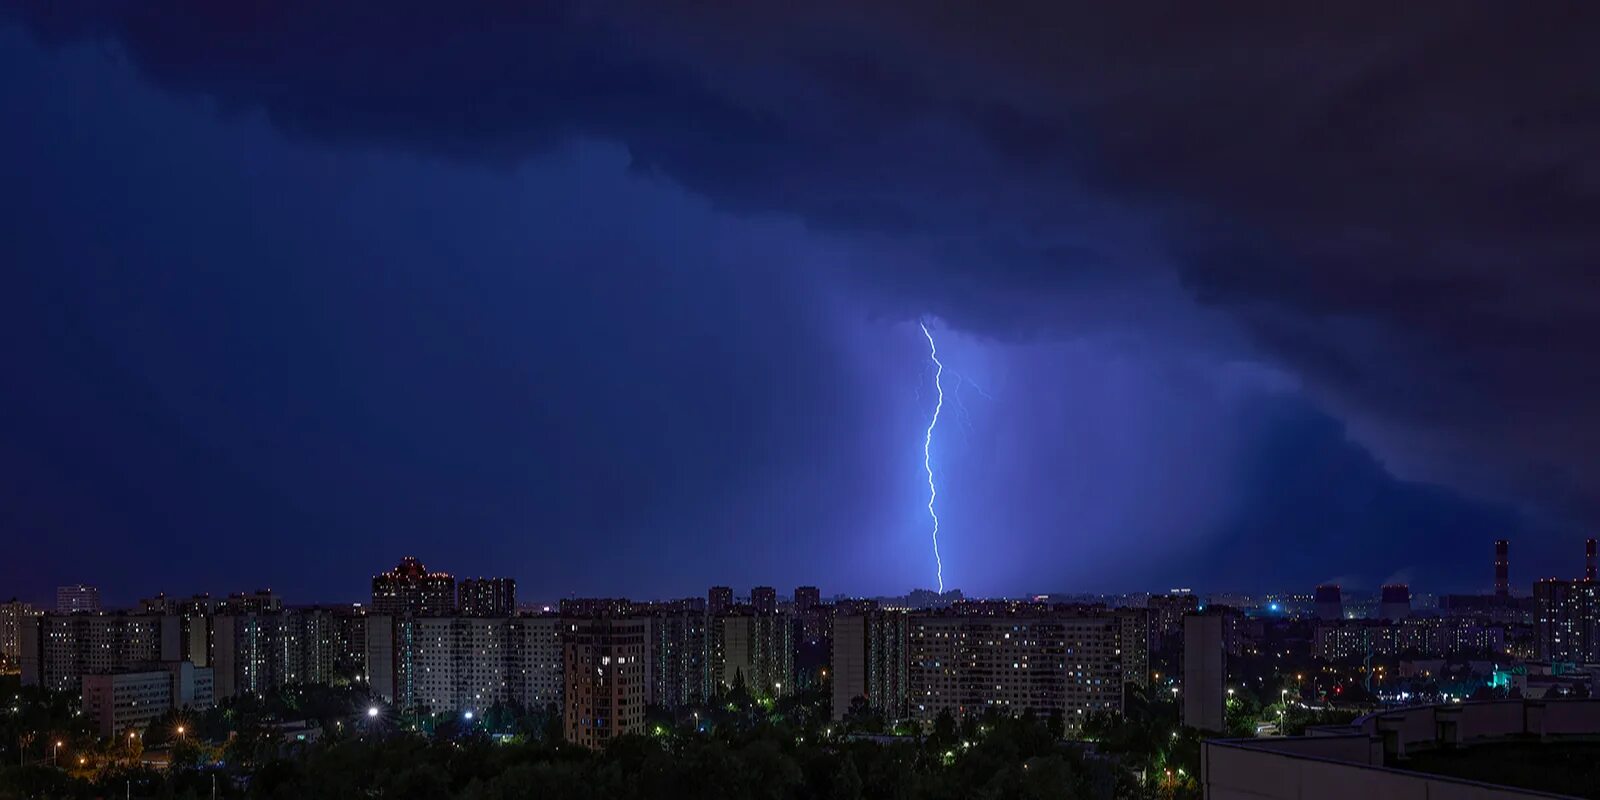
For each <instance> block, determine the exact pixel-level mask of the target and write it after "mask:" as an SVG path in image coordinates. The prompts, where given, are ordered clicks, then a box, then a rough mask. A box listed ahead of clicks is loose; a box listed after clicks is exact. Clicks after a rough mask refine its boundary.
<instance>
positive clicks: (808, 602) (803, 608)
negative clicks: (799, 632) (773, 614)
mask: <svg viewBox="0 0 1600 800" xmlns="http://www.w3.org/2000/svg"><path fill="white" fill-rule="evenodd" d="M819 605H822V590H820V589H818V588H817V587H815V586H796V587H795V589H794V613H796V614H804V613H806V612H807V611H810V610H811V609H813V608H816V607H817V606H819Z"/></svg>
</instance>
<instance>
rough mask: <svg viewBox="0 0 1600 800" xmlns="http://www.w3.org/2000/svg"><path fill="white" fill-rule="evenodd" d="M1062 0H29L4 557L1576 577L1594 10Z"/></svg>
mask: <svg viewBox="0 0 1600 800" xmlns="http://www.w3.org/2000/svg"><path fill="white" fill-rule="evenodd" d="M668 5H672V6H679V7H677V8H674V9H673V10H672V11H671V12H668V11H667V6H668ZM1069 5H1070V4H1062V3H1053V2H1048V3H1047V2H1041V3H1033V4H1017V6H1016V7H1014V8H1013V9H1012V11H1011V13H1007V14H997V13H995V12H994V10H993V8H992V7H991V6H989V5H986V4H981V3H970V2H969V3H950V4H943V3H935V2H929V0H914V1H908V2H873V3H866V4H863V3H857V2H848V3H839V4H833V3H828V2H821V3H782V4H779V3H773V4H768V3H763V2H755V3H700V4H664V3H659V2H639V3H631V2H615V3H613V2H605V1H602V2H584V3H572V4H563V3H556V2H532V3H524V2H475V1H472V0H466V1H461V2H452V3H433V2H428V3H422V2H407V1H405V0H401V1H399V2H397V1H396V0H384V2H358V1H356V0H351V1H350V2H338V3H324V2H309V1H307V2H259V3H258V2H242V3H233V2H228V3H217V2H198V0H197V1H196V2H186V3H160V2H133V1H131V0H130V1H129V2H114V1H110V0H108V1H107V2H93V3H87V2H86V3H72V2H61V1H60V0H50V1H48V2H22V3H18V2H15V0H0V120H3V122H0V540H3V542H4V545H3V547H0V594H3V595H6V596H10V595H12V594H16V595H20V596H22V597H24V598H25V599H35V600H44V599H46V598H47V597H48V596H49V595H50V592H51V590H52V587H54V586H55V585H56V584H58V583H68V582H79V581H82V582H87V583H94V584H99V585H101V586H102V587H103V591H104V592H105V594H106V596H107V599H108V600H109V601H112V602H131V601H132V600H133V599H135V598H137V597H139V596H143V595H146V594H150V593H154V592H156V591H161V590H165V591H167V592H169V593H185V594H187V593H191V592H197V591H210V592H212V593H226V592H229V591H239V590H248V589H254V588H258V587H268V586H270V587H272V588H273V589H274V590H276V591H278V592H280V593H281V594H283V595H285V597H286V599H287V600H288V601H289V602H291V603H294V602H314V601H336V600H359V599H362V598H363V597H364V596H365V594H366V591H367V589H368V579H369V578H370V576H371V575H372V574H373V573H375V572H378V571H380V570H382V569H385V568H387V567H388V566H390V565H392V564H393V563H394V562H395V561H397V560H398V559H399V558H400V556H402V555H407V554H411V555H416V556H418V557H420V558H421V559H422V560H423V561H424V562H425V563H427V564H428V566H429V567H431V568H436V569H442V570H446V571H450V572H453V573H455V574H456V575H458V576H472V575H502V574H503V575H509V576H511V577H515V578H516V579H517V580H518V582H519V589H520V593H521V594H522V596H524V597H526V598H529V599H555V598H558V597H562V596H567V595H571V594H574V593H576V594H580V595H585V594H587V595H596V594H599V595H627V596H633V597H638V598H645V597H655V596H677V595H697V594H703V593H704V591H705V588H706V587H707V586H708V585H710V584H713V583H728V584H732V585H734V586H736V587H739V589H740V590H741V592H742V591H747V590H748V587H749V586H751V585H753V584H758V583H765V584H773V585H776V586H779V587H780V588H781V590H782V591H785V592H787V591H788V590H789V589H790V588H791V587H793V586H794V585H796V584H800V583H814V584H816V585H819V586H820V587H821V588H822V590H823V593H824V594H825V595H832V594H834V593H839V592H843V593H852V594H897V593H901V592H904V591H906V590H907V589H910V588H912V587H917V586H922V587H928V586H932V585H933V583H934V563H933V557H932V551H931V547H930V541H929V520H928V517H927V511H926V509H925V504H926V502H927V486H926V482H925V481H926V477H925V475H924V473H923V471H922V466H923V465H922V445H923V437H924V432H925V428H926V426H927V424H928V421H929V417H930V415H931V413H932V411H933V408H934V403H935V400H936V393H935V388H934V383H933V380H934V372H933V365H932V364H931V362H930V360H929V357H928V356H929V353H928V349H927V343H926V340H924V339H923V336H922V333H921V331H920V330H919V328H918V322H919V321H923V322H926V324H927V325H928V326H929V328H930V330H931V331H932V332H933V335H934V336H935V338H936V340H937V342H938V345H939V349H940V355H941V360H942V361H943V362H944V364H945V367H946V371H945V373H944V379H943V383H944V388H945V391H946V405H945V407H944V410H943V416H942V417H941V422H940V426H939V428H938V429H937V431H936V434H935V437H934V440H933V444H932V447H931V453H932V462H933V466H934V467H935V471H936V473H937V481H938V483H939V487H940V495H939V503H938V509H939V511H940V513H941V519H942V528H941V537H940V543H941V552H942V554H943V558H944V565H945V578H946V584H947V585H948V586H950V587H959V588H961V589H963V590H965V591H966V592H967V593H968V594H1002V593H1009V594H1020V593H1032V592H1075V591H1136V590H1152V589H1154V590H1162V589H1165V588H1167V587H1170V586H1193V587H1195V588H1197V589H1202V590H1243V591H1264V590H1279V589H1299V590H1308V589H1309V587H1310V586H1311V584H1313V583H1315V582H1318V581H1325V580H1338V581H1341V582H1343V583H1344V584H1345V585H1346V586H1347V587H1352V588H1357V587H1375V586H1376V585H1377V584H1379V583H1380V582H1383V581H1386V580H1396V579H1402V580H1409V581H1411V582H1412V584H1413V585H1414V587H1415V588H1416V589H1417V590H1419V591H1427V590H1435V591H1444V590H1460V591H1481V590H1486V589H1487V588H1488V587H1489V585H1490V583H1491V581H1492V575H1491V570H1490V561H1491V544H1490V542H1491V540H1493V539H1495V538H1500V537H1506V538H1510V539H1511V540H1512V542H1513V544H1512V577H1513V581H1514V584H1515V585H1516V586H1517V588H1518V591H1523V592H1525V591H1527V589H1528V586H1529V584H1531V581H1532V580H1533V578H1534V577H1535V576H1536V575H1547V574H1549V575H1562V576H1570V575H1574V574H1576V573H1577V572H1578V571H1579V570H1580V569H1581V559H1582V539H1583V538H1584V536H1586V535H1593V534H1594V533H1600V263H1597V254H1600V248H1597V245H1600V144H1597V143H1600V81H1597V79H1596V76H1597V75H1600V47H1596V46H1595V32H1596V31H1597V30H1600V28H1597V23H1600V19H1597V18H1596V17H1597V15H1600V7H1597V6H1595V5H1593V4H1579V3H1573V4H1564V3H1549V4H1537V5H1528V4H1515V5H1500V6H1483V5H1480V4H1466V3H1418V4H1404V5H1399V6H1396V5H1394V4H1377V5H1372V6H1362V5H1361V4H1356V3H1338V4H1333V5H1327V4H1324V5H1322V6H1318V7H1317V13H1319V14H1322V15H1323V16H1320V17H1316V18H1310V17H1306V16H1304V15H1305V14H1306V13H1307V11H1308V8H1309V7H1301V6H1296V5H1293V4H1289V5H1285V4H1281V3H1263V4H1251V3H1244V4H1234V5H1230V6H1228V10H1229V13H1230V14H1231V16H1229V17H1219V16H1214V15H1215V14H1216V13H1218V10H1219V9H1218V7H1217V6H1215V5H1214V4H1205V3H1176V4H1170V5H1162V6H1154V5H1151V6H1146V5H1142V4H1113V5H1114V7H1106V6H1103V5H1096V6H1086V7H1084V8H1089V9H1092V10H1090V11H1087V12H1086V11H1084V10H1083V9H1082V8H1080V9H1079V10H1077V11H1074V10H1072V9H1071V8H1069V7H1068V6H1069ZM1027 6H1032V7H1033V10H1031V11H1024V10H1023V9H1024V8H1026V7H1027Z"/></svg>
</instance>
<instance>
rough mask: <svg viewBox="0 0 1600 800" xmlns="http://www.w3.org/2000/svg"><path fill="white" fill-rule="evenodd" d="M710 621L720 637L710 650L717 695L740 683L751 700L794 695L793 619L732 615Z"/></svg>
mask: <svg viewBox="0 0 1600 800" xmlns="http://www.w3.org/2000/svg"><path fill="white" fill-rule="evenodd" d="M712 619H713V624H715V625H716V626H717V631H718V632H719V633H720V635H719V636H717V639H716V643H715V644H716V646H715V647H714V648H713V652H714V653H715V654H716V655H717V656H720V657H719V658H717V660H716V663H715V665H714V666H715V677H716V682H717V689H718V691H724V692H725V691H728V690H730V689H732V688H734V687H735V686H738V685H739V684H740V683H741V682H743V684H744V687H745V689H746V690H747V691H748V692H749V693H750V694H751V695H752V696H754V697H779V696H782V695H787V694H793V693H794V691H795V683H794V619H793V617H791V616H790V615H789V614H785V613H771V614H759V613H740V612H738V611H735V612H731V613H728V614H724V615H722V616H720V617H714V618H712Z"/></svg>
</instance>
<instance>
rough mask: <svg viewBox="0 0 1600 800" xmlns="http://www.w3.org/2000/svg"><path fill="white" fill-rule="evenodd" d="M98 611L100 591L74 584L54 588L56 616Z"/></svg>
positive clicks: (92, 587)
mask: <svg viewBox="0 0 1600 800" xmlns="http://www.w3.org/2000/svg"><path fill="white" fill-rule="evenodd" d="M99 610H100V589H99V588H97V587H94V586H86V585H84V584H81V583H75V584H73V585H71V586H57V587H56V613H57V614H83V613H90V614H92V613H94V612H97V611H99Z"/></svg>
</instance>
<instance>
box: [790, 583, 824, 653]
mask: <svg viewBox="0 0 1600 800" xmlns="http://www.w3.org/2000/svg"><path fill="white" fill-rule="evenodd" d="M832 611H833V609H832V608H830V607H828V606H825V605H823V603H822V592H821V591H820V590H818V589H817V587H815V586H799V587H796V588H795V590H794V618H795V622H796V623H798V624H799V625H800V637H799V638H800V642H801V643H802V644H810V645H820V644H822V643H823V642H824V641H825V640H826V639H827V638H828V637H829V636H830V635H831V634H830V632H829V623H830V621H831V619H832V617H833V614H832Z"/></svg>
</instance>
